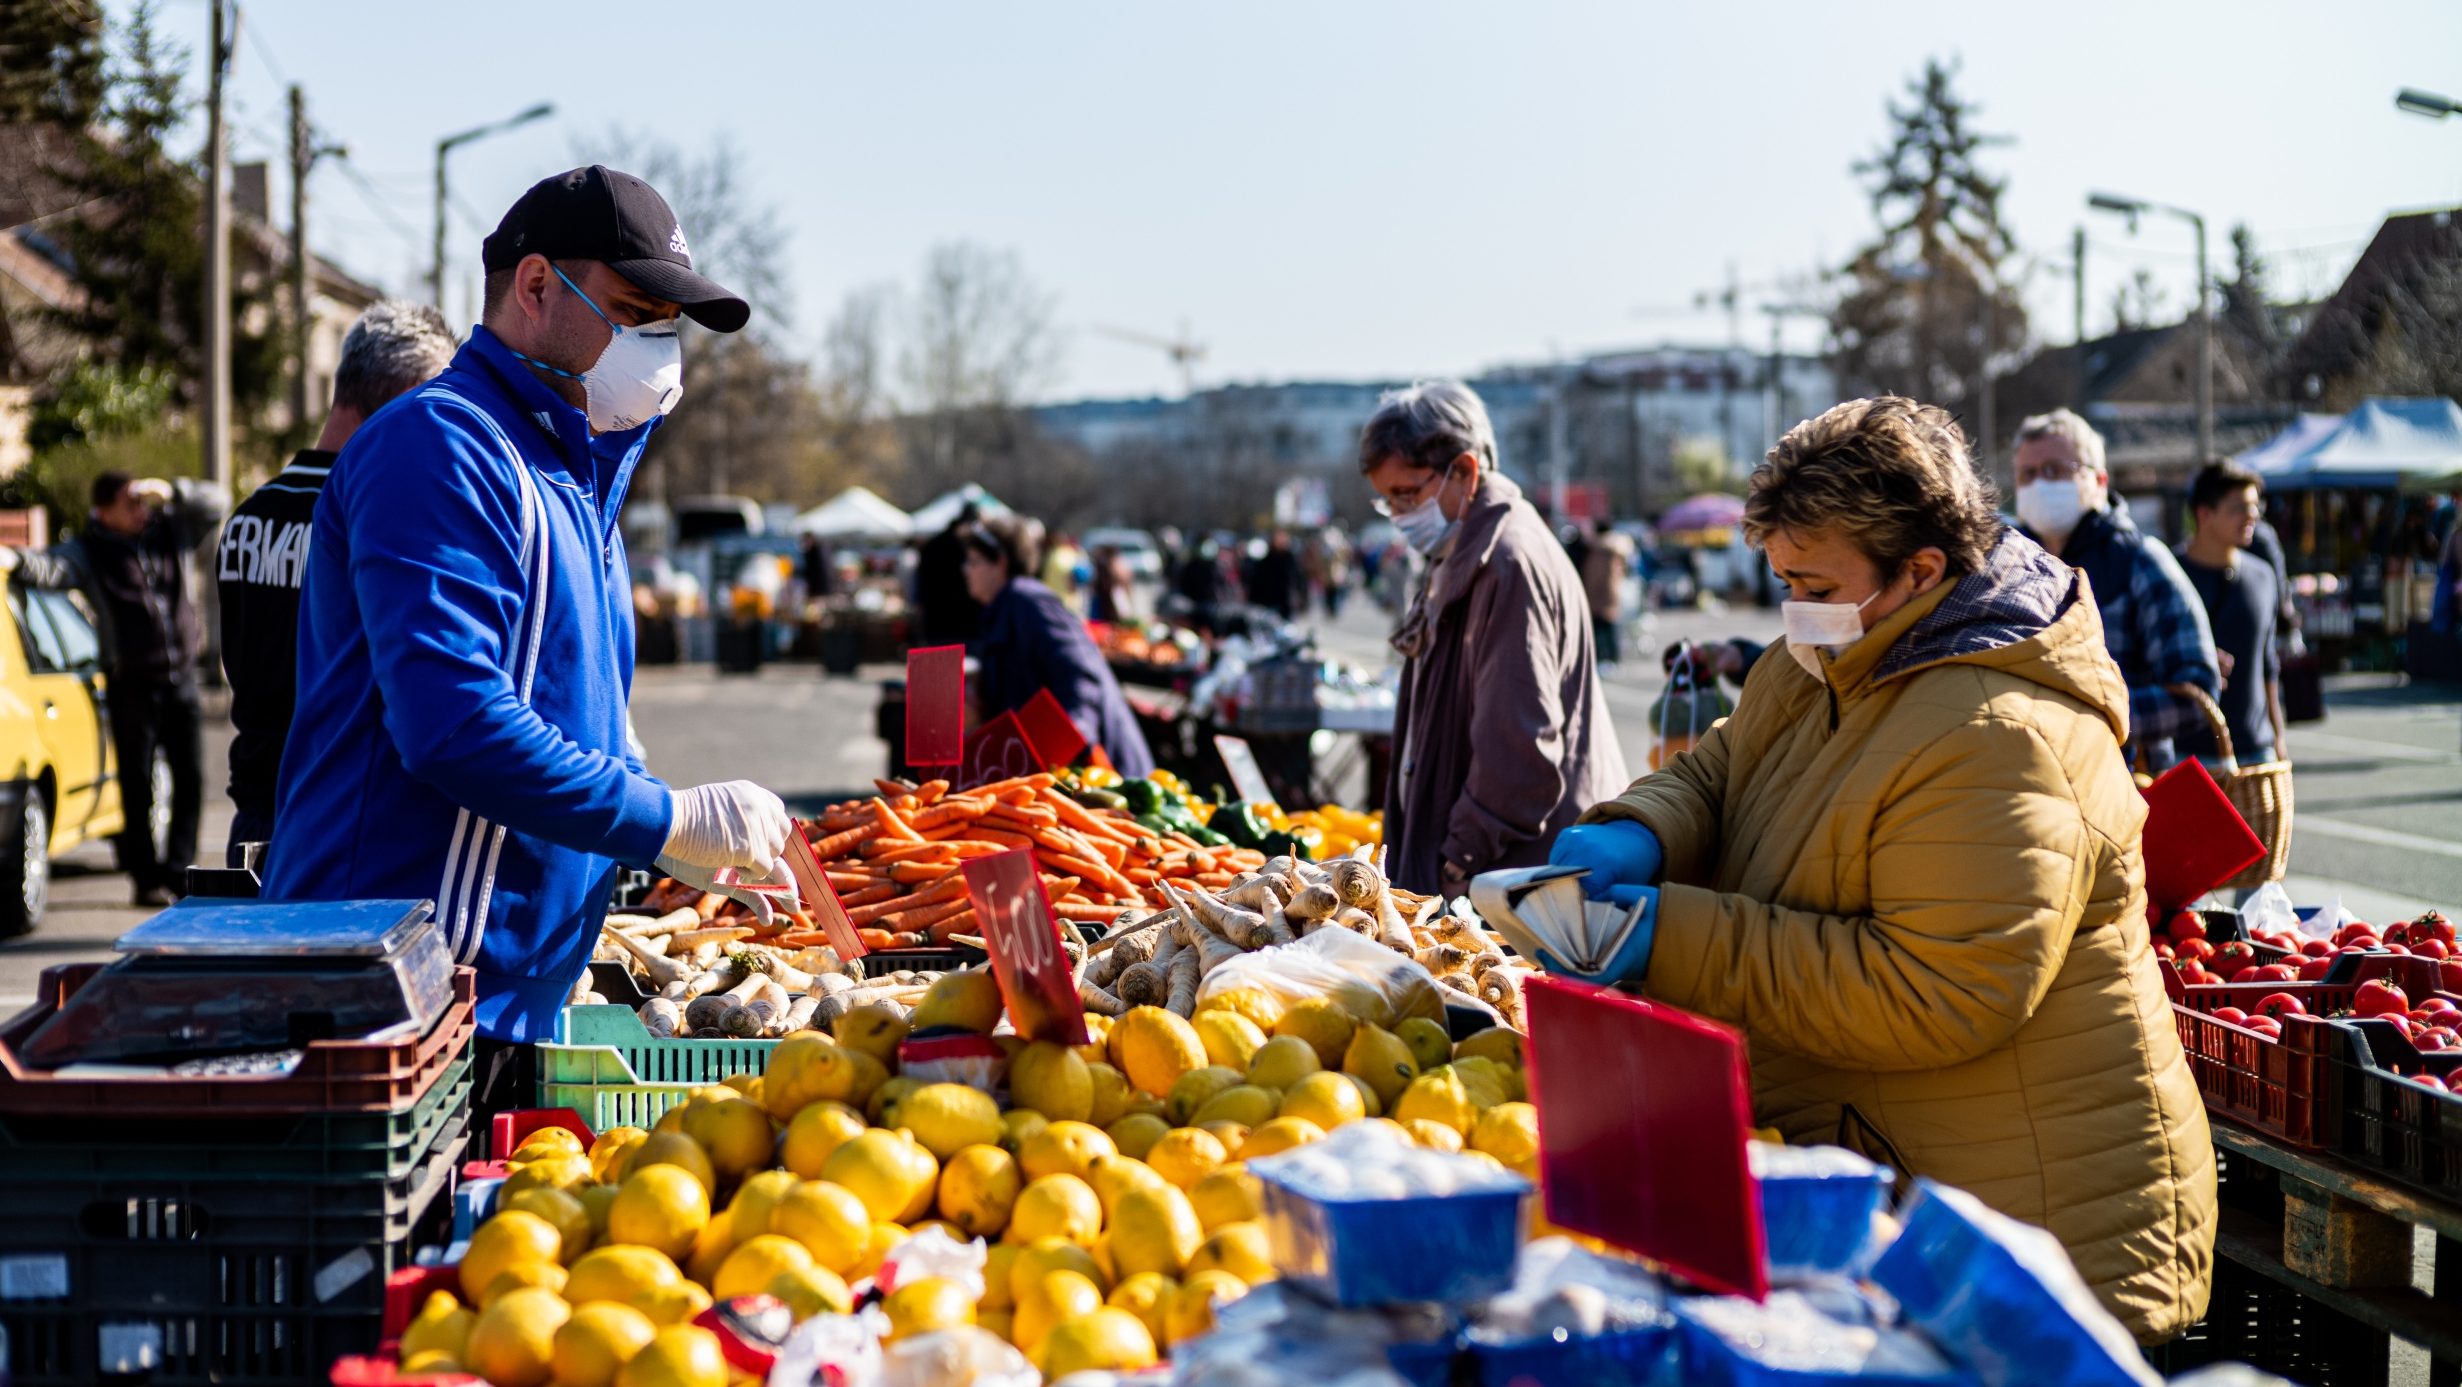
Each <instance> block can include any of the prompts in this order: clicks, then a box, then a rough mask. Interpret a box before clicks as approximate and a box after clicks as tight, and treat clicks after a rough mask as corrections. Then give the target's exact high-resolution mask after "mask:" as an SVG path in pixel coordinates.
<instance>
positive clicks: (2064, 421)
mask: <svg viewBox="0 0 2462 1387" xmlns="http://www.w3.org/2000/svg"><path fill="white" fill-rule="evenodd" d="M2038 438H2065V439H2067V440H2069V446H2070V447H2072V448H2075V449H2077V460H2078V462H2079V463H2080V464H2081V465H2083V466H2084V467H2085V468H2086V469H2087V470H2089V471H2093V472H2108V471H2109V469H2108V468H2106V467H2105V466H2104V465H2103V435H2101V434H2099V433H2096V432H2095V431H2094V425H2092V424H2089V423H2087V422H2086V420H2085V416H2083V415H2081V414H2079V413H2078V412H2077V411H2075V410H2073V409H2055V410H2053V411H2052V412H2051V413H2049V414H2030V415H2028V416H2027V417H2026V422H2025V423H2023V424H2020V425H2018V426H2017V442H2016V443H2015V444H2014V445H2012V446H2015V447H2019V448H2023V447H2025V446H2026V445H2027V444H2029V443H2032V442H2034V441H2035V440H2036V439H2038Z"/></svg>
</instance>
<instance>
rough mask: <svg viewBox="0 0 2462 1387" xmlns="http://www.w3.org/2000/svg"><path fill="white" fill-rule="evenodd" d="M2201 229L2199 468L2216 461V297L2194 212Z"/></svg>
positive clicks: (2203, 228) (2203, 221)
mask: <svg viewBox="0 0 2462 1387" xmlns="http://www.w3.org/2000/svg"><path fill="white" fill-rule="evenodd" d="M2188 219H2189V221H2190V222H2192V223H2194V224H2195V225H2196V227H2197V465H2198V466H2199V467H2203V466H2205V465H2206V464H2207V463H2209V462H2212V461H2213V460H2214V296H2213V295H2212V294H2211V293H2209V292H2207V289H2208V286H2209V283H2210V281H2208V280H2207V278H2206V219H2205V218H2203V217H2201V216H2197V215H2196V214H2194V213H2191V214H2189V218H2188Z"/></svg>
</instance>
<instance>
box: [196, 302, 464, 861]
mask: <svg viewBox="0 0 2462 1387" xmlns="http://www.w3.org/2000/svg"><path fill="white" fill-rule="evenodd" d="M456 346H457V344H456V343H455V342H454V340H453V329H452V328H450V327H448V326H446V325H445V320H444V315H443V314H441V313H438V312H437V311H436V310H435V309H433V308H430V307H428V306H427V305H425V304H417V303H409V302H405V301H403V300H401V299H386V300H384V301H382V302H380V303H377V304H374V305H372V306H371V307H370V308H369V309H368V310H367V311H366V312H364V313H362V314H360V315H359V320H358V321H357V322H355V323H352V324H351V327H350V331H349V333H348V334H346V335H345V336H344V337H343V338H342V359H341V362H340V363H339V364H338V365H336V366H335V367H334V372H333V408H332V409H331V410H330V411H328V412H327V414H326V415H325V427H324V429H323V431H322V432H320V433H319V434H318V435H317V438H316V446H315V447H313V448H303V449H301V450H300V451H299V453H298V455H297V456H295V457H293V458H292V459H291V464H290V466H288V467H285V468H283V469H282V470H281V471H280V472H278V473H276V474H275V475H274V478H273V480H272V481H269V482H267V483H265V484H264V485H263V486H260V487H258V488H257V489H256V490H254V491H252V492H250V493H248V499H247V500H245V501H242V502H240V504H239V507H238V509H236V510H234V511H232V512H231V519H230V521H229V523H227V524H225V525H224V526H223V527H222V545H221V548H220V552H219V555H218V557H217V562H216V564H215V569H214V577H215V581H216V582H217V584H218V585H219V589H220V593H221V598H222V674H223V679H224V680H225V682H227V683H228V684H229V685H230V686H231V803H232V805H233V807H234V809H235V810H236V812H235V813H234V814H233V815H232V818H231V837H230V841H229V843H228V844H227V845H226V847H225V848H224V864H225V865H226V866H232V867H237V866H239V865H241V852H240V845H241V844H243V843H267V842H271V841H273V836H274V789H275V786H276V785H278V784H279V783H280V781H281V776H282V746H283V743H284V741H285V740H287V739H288V738H289V736H290V734H291V707H292V701H293V698H292V694H293V687H294V683H295V681H296V678H297V674H298V669H299V584H300V580H301V579H303V578H305V577H306V576H307V571H308V535H309V530H310V525H311V522H312V521H313V519H314V518H315V515H316V498H317V497H318V496H319V495H321V494H323V492H324V490H325V476H326V474H327V473H328V472H330V471H332V470H333V460H334V457H335V456H336V455H337V454H339V453H340V452H341V451H342V445H343V444H345V443H347V442H349V441H350V436H351V435H352V434H354V433H356V432H358V431H359V426H360V425H361V424H364V423H366V422H367V421H368V417H369V416H370V415H372V414H374V413H376V411H377V410H379V409H381V408H383V407H384V406H385V405H386V404H388V403H390V402H391V401H392V399H393V398H394V397H395V396H396V395H400V394H402V393H403V392H405V391H407V390H410V389H411V388H413V387H415V386H419V385H424V384H426V383H427V382H428V381H429V380H431V379H433V378H434V377H435V376H436V374H437V373H438V372H440V371H442V370H444V368H445V367H446V366H447V365H448V364H449V363H451V362H452V360H453V353H454V351H455V349H456Z"/></svg>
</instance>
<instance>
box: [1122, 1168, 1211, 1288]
mask: <svg viewBox="0 0 2462 1387" xmlns="http://www.w3.org/2000/svg"><path fill="white" fill-rule="evenodd" d="M1111 1235H1112V1236H1111V1258H1112V1263H1113V1265H1115V1266H1116V1267H1118V1268H1119V1273H1120V1275H1122V1276H1135V1275H1136V1274H1137V1273H1139V1272H1141V1271H1154V1272H1161V1273H1162V1274H1163V1275H1165V1276H1178V1275H1179V1274H1180V1272H1181V1270H1182V1269H1184V1268H1185V1267H1186V1266H1187V1265H1188V1258H1189V1254H1191V1253H1193V1252H1195V1251H1196V1250H1197V1245H1198V1244H1199V1243H1201V1242H1203V1241H1204V1240H1205V1229H1204V1227H1203V1226H1202V1225H1200V1224H1199V1223H1198V1221H1197V1211H1196V1209H1195V1208H1193V1207H1192V1206H1191V1205H1190V1204H1189V1202H1188V1196H1187V1195H1185V1194H1183V1193H1181V1192H1180V1189H1179V1187H1178V1186H1176V1185H1171V1184H1166V1183H1164V1182H1163V1180H1162V1178H1161V1177H1159V1176H1157V1177H1155V1181H1154V1183H1153V1184H1151V1185H1141V1186H1138V1187H1136V1188H1134V1189H1131V1190H1128V1191H1127V1192H1125V1193H1123V1194H1122V1195H1121V1196H1120V1199H1119V1202H1118V1204H1117V1205H1115V1206H1114V1209H1113V1217H1112V1221H1111Z"/></svg>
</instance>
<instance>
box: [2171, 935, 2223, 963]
mask: <svg viewBox="0 0 2462 1387" xmlns="http://www.w3.org/2000/svg"><path fill="white" fill-rule="evenodd" d="M2172 948H2173V949H2174V951H2175V952H2177V953H2178V954H2179V955H2180V957H2182V958H2193V959H2195V960H2197V961H2198V962H2199V963H2203V962H2205V961H2206V960H2207V959H2209V958H2212V957H2214V946H2213V945H2212V944H2209V943H2207V942H2206V941H2205V940H2204V939H2202V938H2200V939H2183V940H2180V941H2179V942H2178V943H2176V944H2174V945H2173V946H2172Z"/></svg>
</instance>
